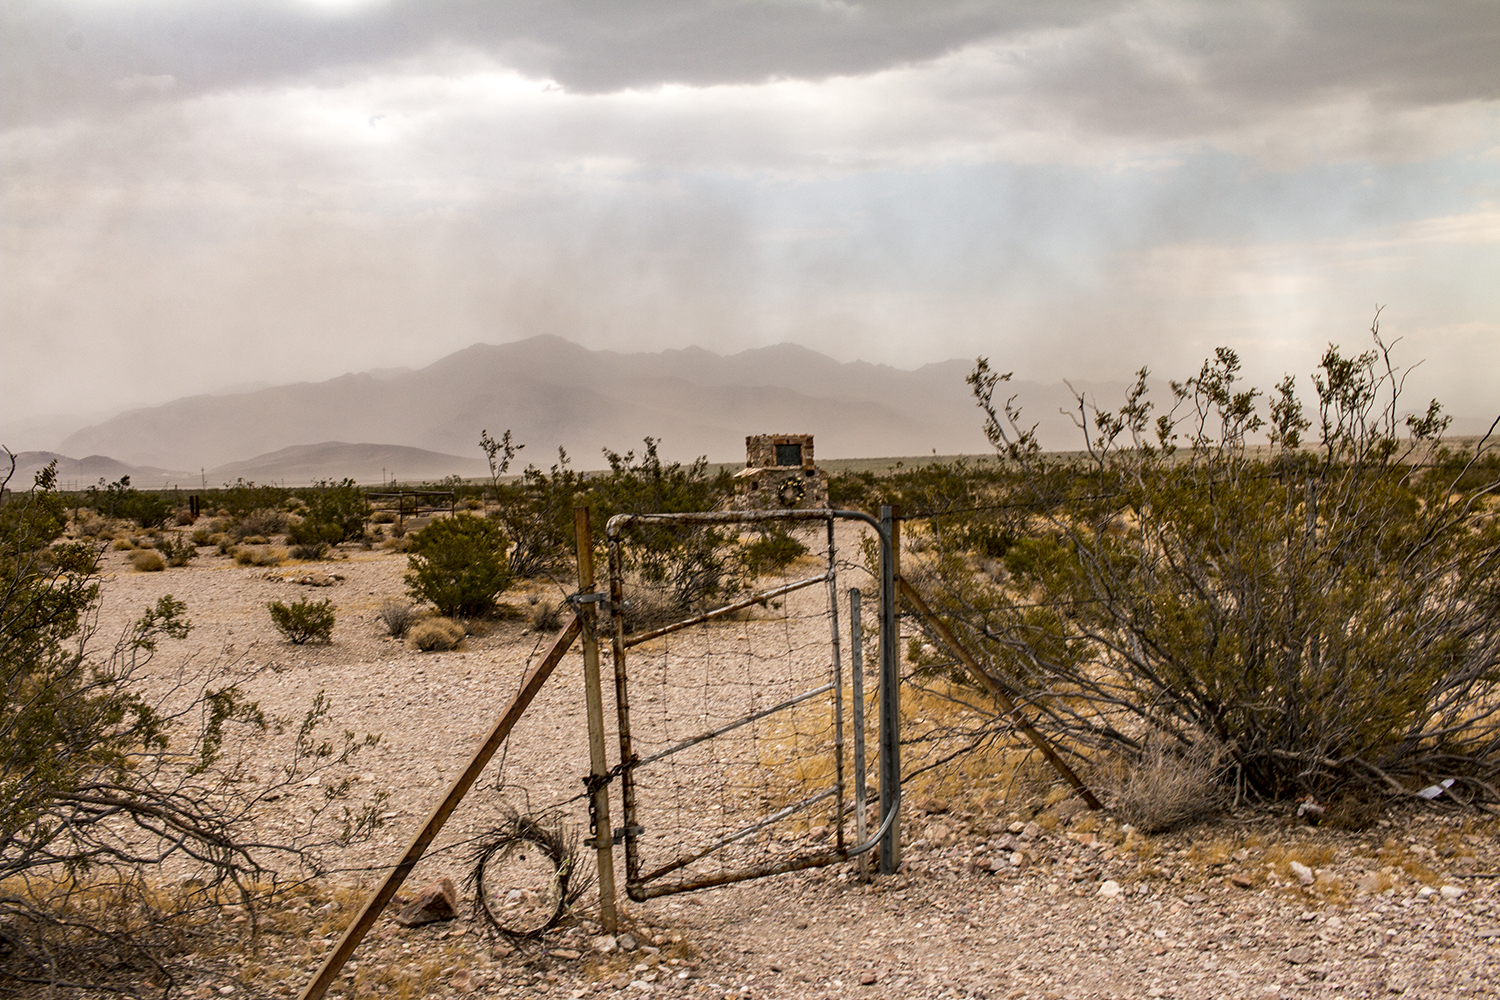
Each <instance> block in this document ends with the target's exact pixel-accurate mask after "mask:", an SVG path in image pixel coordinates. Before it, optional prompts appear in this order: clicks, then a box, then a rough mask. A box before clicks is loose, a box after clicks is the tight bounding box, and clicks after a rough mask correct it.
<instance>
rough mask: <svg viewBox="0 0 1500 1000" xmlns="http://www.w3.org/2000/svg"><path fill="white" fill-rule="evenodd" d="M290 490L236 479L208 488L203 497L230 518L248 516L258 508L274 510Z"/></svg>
mask: <svg viewBox="0 0 1500 1000" xmlns="http://www.w3.org/2000/svg"><path fill="white" fill-rule="evenodd" d="M290 496H291V491H290V490H286V489H283V488H282V487H280V486H257V485H256V484H255V483H253V482H246V481H245V480H243V479H236V480H235V481H234V483H233V484H228V483H226V484H225V485H224V487H223V488H222V489H218V490H210V491H209V492H208V494H207V495H206V496H205V497H204V500H205V501H206V502H210V503H212V504H213V506H215V507H216V508H218V510H219V511H220V512H221V513H222V514H223V515H224V516H227V517H229V518H230V519H232V520H239V519H241V518H246V517H249V516H250V515H251V514H252V513H254V512H255V511H258V510H276V509H279V508H280V507H281V506H282V505H283V504H285V503H286V501H287V499H288V498H289V497H290Z"/></svg>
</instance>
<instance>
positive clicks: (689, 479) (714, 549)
mask: <svg viewBox="0 0 1500 1000" xmlns="http://www.w3.org/2000/svg"><path fill="white" fill-rule="evenodd" d="M645 445H646V448H645V451H644V452H643V453H642V454H641V456H640V457H639V458H637V457H636V455H635V452H633V451H628V452H626V453H625V454H623V455H621V454H618V453H616V452H612V451H605V453H604V457H605V458H606V459H607V460H608V462H609V472H608V473H607V474H605V475H604V476H602V477H598V478H595V479H593V480H591V481H590V483H589V486H590V491H589V506H590V507H591V508H593V509H595V510H596V511H597V512H598V521H599V522H600V523H603V522H605V521H607V520H608V518H609V517H611V516H613V515H615V514H622V513H629V514H638V513H682V512H690V511H707V510H713V509H715V508H716V507H717V506H719V505H720V503H722V501H723V500H724V499H725V498H726V497H728V496H729V495H731V492H732V485H733V481H732V480H731V479H730V477H729V474H728V473H727V472H721V473H719V474H718V475H711V474H710V473H709V471H708V460H707V459H706V458H701V457H700V458H699V459H698V460H697V461H695V462H693V463H691V464H690V465H683V464H682V463H680V462H672V463H670V464H667V463H664V462H662V460H661V457H660V455H659V454H658V453H657V444H656V441H655V440H654V439H652V438H649V437H648V438H646V439H645ZM622 537H625V538H626V539H627V540H628V541H629V542H630V544H629V545H628V546H627V547H626V552H627V556H626V565H625V567H624V568H625V569H626V570H627V571H628V572H630V573H631V574H632V575H634V576H635V577H636V578H637V579H638V580H639V581H640V583H641V585H642V586H644V587H646V588H648V589H649V590H651V591H654V594H652V595H649V596H648V595H642V598H641V600H640V601H639V602H638V610H643V609H644V608H645V607H646V606H647V605H648V604H653V605H655V606H656V608H657V611H656V612H655V613H656V614H657V615H658V616H666V617H676V616H678V615H680V614H682V613H684V612H689V611H693V610H697V609H700V608H702V607H703V606H705V605H707V604H710V603H712V602H714V601H717V600H720V599H723V598H725V597H727V596H729V595H731V594H733V593H735V592H737V591H738V590H739V589H740V587H741V584H742V581H741V580H740V578H739V575H738V573H737V572H736V569H737V567H735V566H734V565H733V564H732V561H731V553H732V545H731V543H732V542H733V535H732V534H731V533H730V532H729V531H727V530H725V529H722V528H718V527H704V526H699V525H652V524H645V525H634V526H632V527H630V528H628V529H626V532H625V534H624V535H623V536H622Z"/></svg>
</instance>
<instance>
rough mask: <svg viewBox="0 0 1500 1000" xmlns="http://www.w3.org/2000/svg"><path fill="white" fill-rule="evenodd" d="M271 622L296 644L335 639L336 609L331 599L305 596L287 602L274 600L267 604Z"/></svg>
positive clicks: (287, 638)
mask: <svg viewBox="0 0 1500 1000" xmlns="http://www.w3.org/2000/svg"><path fill="white" fill-rule="evenodd" d="M266 609H267V610H268V611H270V612H271V624H273V625H275V626H276V631H278V632H280V633H281V634H282V636H284V637H285V638H286V641H287V642H290V643H291V644H292V645H294V646H301V645H303V644H304V643H309V642H315V643H328V642H332V641H333V624H334V610H333V602H332V601H331V600H322V601H313V600H311V599H309V598H306V597H304V598H303V599H302V600H300V601H293V602H292V603H291V604H286V603H283V602H281V601H272V602H270V603H269V604H267V605H266Z"/></svg>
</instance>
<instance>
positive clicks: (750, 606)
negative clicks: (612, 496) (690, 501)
mask: <svg viewBox="0 0 1500 1000" xmlns="http://www.w3.org/2000/svg"><path fill="white" fill-rule="evenodd" d="M883 513H885V512H883ZM869 529H873V533H872V532H871V531H870V530H869ZM872 534H873V544H874V546H875V548H876V549H878V560H875V561H878V563H879V566H880V567H881V568H880V570H879V571H878V576H880V577H883V578H884V579H883V580H877V579H871V577H872V575H875V574H872V573H871V571H870V570H871V568H870V567H869V566H868V565H867V563H868V562H870V561H871V560H870V559H869V558H868V556H869V555H870V554H871V553H870V552H869V545H870V542H869V541H868V540H870V539H871V538H872ZM606 535H607V539H608V546H609V604H608V608H609V610H610V618H611V620H610V623H609V624H610V626H611V628H610V631H611V632H612V638H611V647H612V652H613V656H614V676H615V708H616V712H617V715H618V724H619V742H620V761H621V763H620V766H619V768H618V771H619V776H620V781H621V801H622V806H623V811H624V825H623V827H621V828H619V829H618V830H616V831H615V840H616V842H621V841H623V844H624V848H625V871H626V881H625V887H626V891H627V893H628V894H629V896H630V898H632V899H635V900H637V901H639V900H644V899H649V898H651V897H654V896H663V895H668V894H671V893H677V892H685V891H688V890H692V889H699V888H705V887H708V886H714V885H723V884H726V883H730V882H738V881H743V880H746V879H752V878H759V877H762V876H765V875H773V874H778V873H781V872H789V871H796V870H799V869H805V868H813V867H818V866H821V865H828V864H833V863H836V862H840V861H844V860H847V859H849V858H852V857H855V856H857V855H860V854H862V853H864V852H866V851H869V850H871V849H872V848H874V847H876V846H877V845H878V844H881V843H882V838H884V839H885V840H887V841H893V840H894V837H893V832H894V829H895V827H894V824H895V818H896V812H897V805H898V804H899V787H898V785H899V782H891V783H890V784H889V787H887V782H886V781H885V780H884V777H885V775H886V774H887V772H889V773H890V774H892V775H897V774H899V761H898V759H897V757H898V755H899V745H898V742H897V740H896V723H895V719H896V717H897V713H896V710H895V704H894V697H895V690H896V687H897V685H896V684H879V685H878V686H879V688H880V692H881V695H882V698H881V711H880V712H879V718H880V726H879V730H880V736H879V749H878V755H879V758H880V763H881V768H880V770H881V774H882V779H883V780H882V782H881V791H882V794H881V810H880V813H879V815H878V817H877V818H878V820H879V822H878V823H871V824H869V825H872V826H877V827H878V829H876V830H875V832H874V833H873V834H872V835H869V836H866V805H865V780H864V771H865V767H864V759H865V726H864V712H863V709H864V707H865V695H864V684H863V680H864V662H863V661H864V656H863V648H864V645H865V642H864V639H865V637H864V634H863V624H862V619H861V616H860V603H859V601H860V593H861V592H860V590H859V589H858V588H853V589H852V597H853V598H854V600H853V603H852V604H851V605H850V611H849V613H848V614H845V615H841V614H840V607H839V605H840V599H841V594H840V590H839V586H840V579H841V573H842V574H843V576H844V577H845V578H846V579H852V580H855V581H857V582H865V581H866V580H868V581H869V583H870V584H873V586H870V587H869V591H877V590H878V591H879V592H880V595H881V600H880V601H879V611H878V614H877V617H878V620H879V624H880V626H881V629H880V631H881V636H882V639H883V641H882V642H881V643H880V648H881V651H882V656H881V663H882V670H881V671H880V676H882V677H883V676H884V675H885V674H886V673H887V670H886V669H885V664H886V663H887V662H889V665H890V666H889V673H890V674H891V675H892V676H894V672H895V669H894V668H895V656H894V652H895V651H894V648H893V646H894V642H893V640H894V626H893V624H892V623H893V621H894V614H893V611H894V606H893V600H894V598H893V594H894V587H893V581H892V578H891V566H892V555H891V536H892V531H891V528H890V519H889V517H888V516H887V517H885V518H883V519H882V521H876V520H875V519H874V518H872V517H870V516H869V515H867V514H863V513H859V512H856V511H833V510H771V511H728V512H716V513H686V514H624V515H618V516H616V517H614V518H611V519H610V521H609V524H608V527H607V529H606ZM841 536H842V541H843V542H845V543H851V542H860V543H862V544H858V545H850V546H849V547H850V548H853V549H854V550H855V554H856V558H855V559H852V560H851V559H848V558H841V557H840V555H839V544H838V543H839V542H840V540H841ZM860 557H863V558H864V560H865V561H864V562H861V561H860ZM882 584H883V586H882ZM851 621H852V628H851V629H850V630H849V631H847V632H846V631H844V629H843V628H841V625H842V624H847V623H851ZM846 646H847V648H848V652H849V663H848V665H847V666H846V663H845V659H844V651H845V648H846ZM846 716H847V718H846ZM846 737H847V739H846ZM850 749H852V751H853V752H852V753H847V752H846V751H848V750H850ZM894 851H895V845H894V843H888V844H886V850H885V852H884V853H885V854H886V856H887V857H893V855H894ZM883 867H884V866H883Z"/></svg>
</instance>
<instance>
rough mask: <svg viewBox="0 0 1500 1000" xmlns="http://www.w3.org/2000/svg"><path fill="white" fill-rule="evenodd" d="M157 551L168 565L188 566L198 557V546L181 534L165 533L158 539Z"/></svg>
mask: <svg viewBox="0 0 1500 1000" xmlns="http://www.w3.org/2000/svg"><path fill="white" fill-rule="evenodd" d="M156 551H158V552H160V553H161V554H162V558H164V559H165V560H166V561H167V565H168V566H186V565H187V564H188V563H190V562H192V561H193V560H194V559H196V558H197V557H198V546H197V545H196V544H194V543H193V542H192V541H191V540H189V539H186V538H184V537H182V536H181V535H164V536H162V537H161V538H160V539H158V540H157V543H156Z"/></svg>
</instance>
